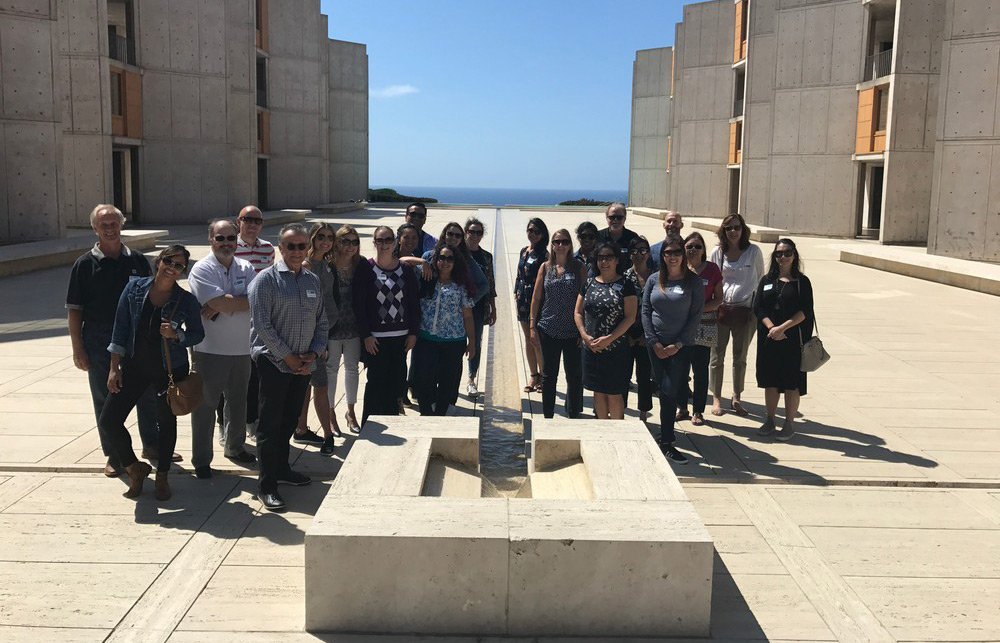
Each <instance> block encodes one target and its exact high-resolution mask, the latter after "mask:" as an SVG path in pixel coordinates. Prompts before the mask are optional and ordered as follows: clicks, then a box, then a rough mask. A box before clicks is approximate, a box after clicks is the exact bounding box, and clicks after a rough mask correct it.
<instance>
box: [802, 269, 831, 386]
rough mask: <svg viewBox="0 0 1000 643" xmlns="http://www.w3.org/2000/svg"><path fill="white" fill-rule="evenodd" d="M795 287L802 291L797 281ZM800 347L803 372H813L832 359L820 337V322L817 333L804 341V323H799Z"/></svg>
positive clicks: (814, 315) (814, 316)
mask: <svg viewBox="0 0 1000 643" xmlns="http://www.w3.org/2000/svg"><path fill="white" fill-rule="evenodd" d="M795 287H796V288H798V289H799V293H801V292H802V290H801V288H799V285H798V282H796V283H795ZM815 320H816V314H815V313H813V321H815ZM799 348H800V349H801V351H802V361H801V362H800V366H799V368H800V369H801V370H802V372H803V373H812V372H813V371H816V370H819V367H820V366H822V365H823V364H826V363H827V362H829V361H830V353H827V352H826V349H825V348H823V340H821V339H820V338H819V324H818V323H817V324H816V334H815V335H813V336H812V337H810V338H809V341H807V342H805V343H803V342H802V324H799Z"/></svg>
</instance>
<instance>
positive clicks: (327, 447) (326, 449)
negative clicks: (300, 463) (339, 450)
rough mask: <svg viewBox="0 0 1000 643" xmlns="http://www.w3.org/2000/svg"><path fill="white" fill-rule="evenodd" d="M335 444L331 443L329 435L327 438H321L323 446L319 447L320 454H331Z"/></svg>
mask: <svg viewBox="0 0 1000 643" xmlns="http://www.w3.org/2000/svg"><path fill="white" fill-rule="evenodd" d="M335 447H336V445H335V444H334V443H333V436H332V435H331V436H330V437H328V438H327V439H325V440H323V446H321V447H320V448H319V454H320V455H333V450H334V448H335Z"/></svg>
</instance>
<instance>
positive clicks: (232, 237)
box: [212, 234, 236, 243]
mask: <svg viewBox="0 0 1000 643" xmlns="http://www.w3.org/2000/svg"><path fill="white" fill-rule="evenodd" d="M212 238H213V239H215V240H216V241H218V242H219V243H222V242H223V241H236V235H235V234H217V235H215V236H214V237H212Z"/></svg>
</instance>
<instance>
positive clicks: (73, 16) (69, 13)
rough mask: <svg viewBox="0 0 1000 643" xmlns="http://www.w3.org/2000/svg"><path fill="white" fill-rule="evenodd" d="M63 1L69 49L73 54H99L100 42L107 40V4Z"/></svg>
mask: <svg viewBox="0 0 1000 643" xmlns="http://www.w3.org/2000/svg"><path fill="white" fill-rule="evenodd" d="M65 1H66V19H67V22H68V27H67V30H68V35H69V48H70V50H71V51H72V52H73V53H75V54H93V55H98V54H100V53H101V43H102V41H106V40H107V35H106V32H104V29H105V27H104V25H105V24H107V15H108V14H107V4H106V3H105V2H100V1H99V0H65ZM41 3H42V4H44V0H42V2H41Z"/></svg>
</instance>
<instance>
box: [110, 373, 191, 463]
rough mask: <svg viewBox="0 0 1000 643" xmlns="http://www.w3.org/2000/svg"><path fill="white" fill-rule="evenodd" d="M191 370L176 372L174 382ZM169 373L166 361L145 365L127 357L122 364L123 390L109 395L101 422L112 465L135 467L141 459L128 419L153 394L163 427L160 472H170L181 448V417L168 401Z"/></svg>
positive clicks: (160, 433)
mask: <svg viewBox="0 0 1000 643" xmlns="http://www.w3.org/2000/svg"><path fill="white" fill-rule="evenodd" d="M187 373H188V369H187V368H186V367H185V368H184V369H176V368H175V369H174V381H175V382H179V381H182V380H183V379H184V378H185V377H187ZM166 390H167V372H166V371H165V370H164V369H163V361H162V360H160V359H155V362H152V363H144V362H143V361H141V360H135V359H130V358H128V357H126V358H125V359H124V360H123V361H122V387H121V390H120V391H118V392H117V393H111V394H109V395H108V399H107V400H106V401H105V402H104V408H103V409H102V410H101V418H100V420H99V421H98V426H100V431H101V433H103V434H104V435H105V436H106V437H107V439H108V441H109V443H110V446H111V454H112V455H111V458H112V463H114V464H117V465H119V466H122V467H127V466H129V465H130V464H133V463H134V462H135V461H136V460H137V458H136V457H135V452H134V451H133V450H132V438H131V437H130V436H129V434H128V429H126V428H125V420H126V419H127V418H128V414H129V413H131V412H132V409H134V408H135V405H136V404H137V403H138V402H139V400H140V398H142V396H143V395H144V394H146V393H148V392H150V391H152V392H153V394H154V396H155V406H156V420H157V424H158V427H159V438H158V441H157V449H158V451H159V456H160V457H159V459H158V460H157V463H156V470H157V471H169V470H170V458H171V456H172V455H173V453H174V447H175V446H177V418H176V417H175V416H174V414H173V412H172V411H171V410H170V404H169V403H168V402H167V395H166Z"/></svg>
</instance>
